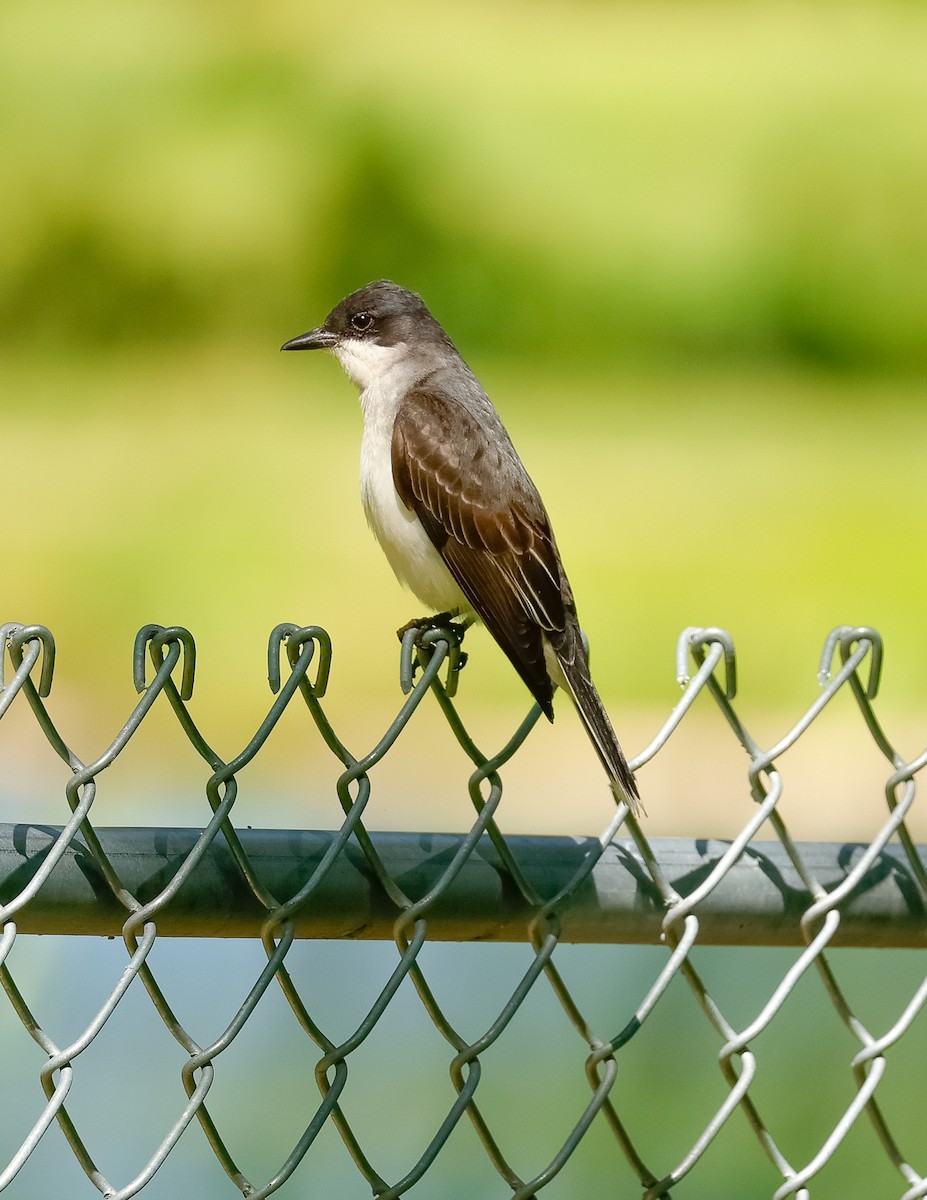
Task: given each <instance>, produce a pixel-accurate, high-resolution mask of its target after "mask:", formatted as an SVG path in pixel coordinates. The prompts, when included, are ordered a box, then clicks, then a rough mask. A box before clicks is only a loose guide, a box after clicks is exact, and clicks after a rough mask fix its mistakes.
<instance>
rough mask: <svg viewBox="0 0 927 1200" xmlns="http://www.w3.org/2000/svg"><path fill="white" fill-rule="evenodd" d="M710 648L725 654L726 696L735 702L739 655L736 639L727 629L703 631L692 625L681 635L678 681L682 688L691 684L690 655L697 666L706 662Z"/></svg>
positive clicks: (713, 628)
mask: <svg viewBox="0 0 927 1200" xmlns="http://www.w3.org/2000/svg"><path fill="white" fill-rule="evenodd" d="M710 646H720V647H721V649H722V651H723V652H724V695H725V697H726V699H728V700H733V699H734V697H735V696H736V695H737V655H736V653H735V651H734V639H733V638H732V637H731V635H730V634H729V633H728V631H727V630H726V629H719V628H717V626H710V627H709V628H707V629H701V628H700V627H699V626H697V625H690V626H689V627H688V628H687V629H684V630H683V631H682V633H681V634H680V635H679V640H678V642H677V643H676V681H677V683H678V684H679V686H680V687H686V685H687V684H688V683H689V655H690V654H691V655H692V657H693V659H694V660H695V664H696V666H699V667H700V666H701V665H702V663H704V661H705V651H706V650H707V649H708V648H709V647H710Z"/></svg>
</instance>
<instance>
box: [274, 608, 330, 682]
mask: <svg viewBox="0 0 927 1200" xmlns="http://www.w3.org/2000/svg"><path fill="white" fill-rule="evenodd" d="M284 647H286V656H287V661H288V662H289V664H290V670H291V671H297V670H298V671H299V673H300V675H302V676H303V677H305V676H306V672H307V671H308V669H309V665H310V663H311V662H312V659H313V657H314V655H315V650H316V648H318V654H319V661H318V665H317V666H316V672H315V683H310V682H309V681H308V679H306V684H307V686H308V687H309V688H310V689H311V691H312V694H313V695H314V696H315V698H316V699H317V700H321V699H322V697H323V696H324V695H325V692H326V690H327V688H328V676H329V673H330V672H331V666H332V640H331V638H330V637H329V635H328V633H327V632H326V631H325V630H324V629H323V628H322V627H321V625H306V626H303V627H302V628H301V627H300V626H298V625H293V624H292V623H291V622H286V621H285V622H283V623H282V624H280V625H278V626H277V627H276V628H275V629H273V630H272V631H271V635H270V638H269V639H268V642H267V682H268V684H269V685H270V690H271V691H272V692H273V694H274V695H275V696H276V694H277V693H278V692H279V691H280V680H281V674H280V659H281V655H282V653H283V649H284ZM306 647H309V657H308V658H306V659H305V662H304V663H301V660H302V659H303V658H304V655H303V651H304V649H305V648H306Z"/></svg>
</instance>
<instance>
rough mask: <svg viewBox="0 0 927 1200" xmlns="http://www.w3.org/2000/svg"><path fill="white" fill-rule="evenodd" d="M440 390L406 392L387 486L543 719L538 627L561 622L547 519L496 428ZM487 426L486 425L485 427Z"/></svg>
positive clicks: (551, 629)
mask: <svg viewBox="0 0 927 1200" xmlns="http://www.w3.org/2000/svg"><path fill="white" fill-rule="evenodd" d="M485 415H486V421H484V422H483V423H480V421H479V420H478V418H477V417H476V416H475V415H474V414H473V413H472V412H471V411H470V409H469V408H465V407H464V406H463V405H461V404H459V403H457V402H455V401H454V400H453V399H452V398H450V397H449V396H446V395H443V394H441V393H440V391H415V392H412V393H410V395H409V396H408V397H406V399H405V400H404V401H403V404H402V405H401V407H400V409H399V411H398V413H397V415H396V422H395V425H394V428H393V440H392V467H393V482H394V484H395V487H396V491H397V493H398V494H399V497H400V498H401V500H402V501H403V503H404V504H405V505H406V506H407V507H408V508H410V509H411V510H412V511H413V512H414V513H415V514H416V516H417V517H418V518H419V520H420V521H421V522H422V525H423V526H424V528H425V531H426V532H427V534H428V536H429V538H430V539H431V541H432V543H433V544H434V546H435V548H436V549H437V550H438V553H439V554H440V555H441V557H442V558H443V560H444V562H445V563H446V564H447V567H448V569H449V570H450V572H451V574H452V575H453V576H454V578H455V580H456V581H457V583H458V584H459V586H460V588H461V590H462V591H463V593H464V595H465V596H466V597H467V599H468V601H469V602H470V604H472V606H473V609H474V611H475V612H476V614H477V615H478V616H479V617H480V618H481V619H482V620H483V621H484V623H485V624H486V626H487V628H488V629H489V630H490V632H491V633H492V634H493V636H494V637H495V638H496V640H497V641H498V642H499V644H500V646H501V647H502V649H503V650H504V651H505V653H506V654H507V655H508V657H509V659H510V660H511V662H512V664H513V665H514V667H515V668H516V670H517V671H518V673H519V674H520V675H521V677H522V679H523V680H524V681H525V683H526V684H527V686H528V687H529V689H530V690H531V692H532V693H533V695H534V696H535V698H536V699H537V701H538V703H539V704H540V705H541V707H542V708H543V709H544V711H545V712H546V713H547V715H548V716H551V715H552V711H553V710H552V704H551V701H552V697H553V684H552V682H551V679H550V675H549V673H548V670H547V666H546V663H545V658H544V639H543V635H544V634H545V633H551V634H557V633H561V632H562V631H563V630H564V628H565V626H566V615H567V613H566V604H567V603H572V601H571V598H569V591H568V590H567V591H566V596H567V600H566V601H565V598H564V582H563V580H562V577H561V571H560V566H559V561H558V555H557V549H556V544H555V542H554V538H553V534H552V533H551V529H550V522H549V521H548V518H547V513H546V512H545V510H544V505H543V503H542V502H541V498H540V496H539V495H538V492H537V489H536V488H535V486H534V484H533V483H532V481H531V479H530V477H529V476H528V474H527V472H526V471H525V469H524V467H523V466H522V464H521V461H520V459H519V458H518V456H517V454H516V453H515V450H514V448H513V447H512V443H511V441H510V440H509V437H508V434H507V433H506V432H505V429H504V428H503V426H502V425H501V423H500V422H499V421H498V418H497V417H495V414H494V412H492V410H489V411H488V412H487V413H486V414H485ZM487 422H488V423H490V424H491V426H492V427H491V428H487V427H486V425H487Z"/></svg>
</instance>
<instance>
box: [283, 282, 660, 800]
mask: <svg viewBox="0 0 927 1200" xmlns="http://www.w3.org/2000/svg"><path fill="white" fill-rule="evenodd" d="M282 349H283V350H318V349H325V350H331V352H332V353H333V354H334V356H335V357H336V358H337V359H338V361H339V362H340V363H341V365H342V367H343V368H344V370H345V372H346V373H347V375H348V377H349V378H350V379H351V381H352V382H353V383H354V384H356V385H357V387H359V388H360V402H361V408H362V409H363V413H364V435H363V441H362V442H361V459H360V486H361V500H362V501H363V505H364V510H365V512H366V514H367V521H368V523H369V524H370V527H371V529H372V530H373V532H374V535H375V536H376V538H377V541H378V542H379V543H380V545H381V546H382V547H383V550H384V552H385V554H386V557H387V559H388V560H389V564H390V566H391V567H392V568H393V570H394V571H395V573H396V575H397V577H398V578H399V581H400V582H401V583H404V584H405V585H406V586H407V587H409V588H411V590H412V591H413V592H414V593H415V595H416V596H418V598H419V599H420V600H421V601H422V603H424V604H427V605H428V606H429V607H431V608H433V609H434V610H435V611H436V612H441V613H442V615H445V616H449V617H461V618H462V619H463V621H464V623H465V625H466V624H469V623H470V622H471V621H472V620H473V619H474V618H475V617H478V618H479V619H480V620H482V621H483V622H484V623H485V624H486V626H487V628H488V629H489V632H490V633H491V634H492V635H493V637H494V638H495V639H496V641H497V642H498V643H499V645H500V646H501V647H502V649H503V650H504V651H505V653H506V654H507V655H508V657H509V659H510V660H511V662H512V664H513V666H514V667H515V670H516V671H517V672H518V673H519V675H520V676H521V677H522V679H523V680H524V681H525V683H526V684H527V686H528V688H529V689H530V691H531V693H532V695H533V696H534V698H535V699H536V700H537V702H538V704H539V705H540V706H541V708H542V709H543V711H544V713H545V714H546V716H547V717H548V719H549V720H551V721H552V720H553V719H554V710H553V695H554V688H555V686H560V687H563V688H565V689H566V690H567V692H569V694H570V695H571V696H572V697H573V701H574V703H575V705H576V709H577V711H578V712H579V716H580V719H581V720H582V723H583V725H584V726H585V728H586V731H587V733H588V734H589V737H590V738H591V740H592V743H593V745H594V746H595V749H596V751H597V753H598V755H599V758H600V759H601V761H602V765H603V767H604V768H605V771H606V773H607V775H608V778H609V782H610V784H611V788H612V792H613V793H614V796H615V799H616V800H617V801H618V802H619V803H625V804H627V805H628V806H629V807H630V808H631V811H632V812H635V813H637V812H639V811H640V807H641V805H640V797H639V794H638V790H637V784H636V783H635V780H634V776H633V775H632V773H631V770H630V768H629V767H628V764H627V761H626V760H625V757H624V754H623V753H622V751H621V747H620V746H619V744H618V739H617V737H616V736H615V731H614V730H613V729H612V725H611V722H610V721H609V719H608V714H607V713H606V711H605V708H604V706H603V704H602V701H601V700H600V698H599V694H598V692H597V691H596V689H595V685H594V684H593V682H592V677H591V676H590V674H589V660H588V658H587V655H586V649H585V646H584V645H583V639H582V635H581V634H580V629H579V621H578V620H577V617H576V606H575V604H574V602H573V593H572V591H571V589H570V584H569V580H568V579H567V577H566V572H565V571H564V569H563V564H562V563H561V561H560V553H559V551H558V550H557V543H556V541H555V540H554V535H553V531H552V530H551V527H550V521H549V519H548V516H547V512H546V510H545V508H544V504H543V502H542V501H541V497H540V496H539V495H538V490H537V488H536V487H535V486H534V484H533V483H532V481H531V478H530V477H529V475H528V472H527V471H526V470H525V468H524V467H523V466H522V462H521V459H520V458H519V457H518V454H517V453H516V452H515V447H514V446H513V445H512V442H511V439H510V438H509V435H508V433H506V431H505V428H504V426H503V424H502V422H501V421H500V419H499V416H498V414H497V412H496V410H495V408H494V407H493V405H492V402H491V401H490V399H489V397H488V396H487V395H486V393H485V392H484V391H483V389H482V387H481V386H480V384H479V381H478V380H477V378H476V376H475V375H474V374H473V372H472V371H471V370H470V368H469V367H468V366H467V364H466V363H465V362H464V361H463V359H462V358H461V357H460V355H459V354H458V352H457V349H456V347H455V346H454V344H453V342H452V341H451V339H450V338H449V337H448V336H447V334H446V333H445V332H444V330H443V329H442V328H441V326H440V325H439V324H438V322H437V321H436V320H435V319H434V317H433V316H432V315H431V313H430V312H429V311H428V309H427V308H426V307H425V305H424V304H423V303H422V300H421V298H420V297H419V296H417V295H415V293H414V292H409V291H406V289H405V288H402V287H399V286H398V285H397V284H395V283H390V282H389V281H388V280H380V281H379V282H378V283H371V284H368V286H367V287H364V288H361V289H360V291H357V292H354V293H352V294H351V295H350V296H348V297H347V298H346V299H344V300H342V301H341V303H340V304H338V305H337V306H336V307H335V308H333V309H332V311H331V312H330V313H329V314H328V316H327V317H326V318H325V323H324V324H323V325H320V326H319V327H318V329H311V330H310V331H309V332H308V333H304V334H301V335H300V336H299V337H295V338H293V339H292V341H289V342H287V343H286V344H285V345H284V346H283V347H282Z"/></svg>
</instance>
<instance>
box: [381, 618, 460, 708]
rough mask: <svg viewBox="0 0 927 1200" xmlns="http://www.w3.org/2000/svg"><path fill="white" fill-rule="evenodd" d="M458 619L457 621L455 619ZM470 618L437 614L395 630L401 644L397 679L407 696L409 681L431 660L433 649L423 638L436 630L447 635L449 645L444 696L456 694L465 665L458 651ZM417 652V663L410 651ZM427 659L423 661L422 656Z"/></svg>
mask: <svg viewBox="0 0 927 1200" xmlns="http://www.w3.org/2000/svg"><path fill="white" fill-rule="evenodd" d="M455 617H456V618H457V619H456V620H455V619H454V618H455ZM473 621H474V618H473V617H472V616H466V617H460V616H459V614H458V613H457V612H442V613H436V614H435V615H434V616H433V617H419V618H417V619H416V620H414V621H409V622H407V624H405V625H403V627H402V628H401V629H397V630H396V635H397V637H398V638H399V640H400V642H402V665H401V666H400V679H401V680H402V682H403V691H405V692H408V691H409V690H410V689H411V687H412V681H413V679H414V678H415V673H416V671H418V669H419V667H420V666H421V665H423V663H424V662H426V661H427V658H428V657H430V656H431V652H432V647H431V646H429V645H428V644H427V643H425V641H424V638H425V637H426V635H427V634H429V633H432V632H433V631H435V630H441V631H442V632H443V633H449V634H450V635H451V638H452V641H451V645H450V646H449V648H448V664H447V683H446V684H445V686H446V688H447V694H448V695H449V696H453V695H454V694H455V693H456V691H457V676H458V674H459V672H460V671H461V670H462V669H463V668H464V667H465V666H466V664H467V655H466V654H465V653H464V652H463V651H462V650H461V648H460V647H461V644H462V643H463V639H464V634H465V633H466V632H467V629H468V628H469V627H470V626H471V625H472V624H473ZM416 649H417V650H418V652H419V654H418V661H417V660H416V656H415V655H414V654H413V650H416ZM423 654H424V655H425V656H426V658H422V657H421V656H422V655H423Z"/></svg>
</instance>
